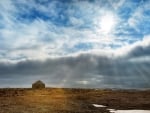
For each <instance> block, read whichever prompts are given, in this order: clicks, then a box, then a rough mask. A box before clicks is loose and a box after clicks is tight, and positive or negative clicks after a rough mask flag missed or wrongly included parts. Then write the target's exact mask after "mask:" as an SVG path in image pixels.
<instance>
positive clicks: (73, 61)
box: [0, 0, 150, 89]
mask: <svg viewBox="0 0 150 113" xmlns="http://www.w3.org/2000/svg"><path fill="white" fill-rule="evenodd" d="M149 69H150V0H0V87H31V84H32V83H33V82H34V81H36V80H42V81H43V82H45V83H46V85H47V86H48V87H73V88H131V89H132V88H135V89H145V88H150V70H149Z"/></svg>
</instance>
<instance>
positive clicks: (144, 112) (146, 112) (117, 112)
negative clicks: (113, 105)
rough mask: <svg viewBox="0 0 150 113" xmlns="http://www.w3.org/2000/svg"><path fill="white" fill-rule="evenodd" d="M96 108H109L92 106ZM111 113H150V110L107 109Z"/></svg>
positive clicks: (97, 105)
mask: <svg viewBox="0 0 150 113" xmlns="http://www.w3.org/2000/svg"><path fill="white" fill-rule="evenodd" d="M92 105H93V106H94V107H107V106H104V105H99V104H92ZM107 110H109V111H110V113H150V110H115V109H107Z"/></svg>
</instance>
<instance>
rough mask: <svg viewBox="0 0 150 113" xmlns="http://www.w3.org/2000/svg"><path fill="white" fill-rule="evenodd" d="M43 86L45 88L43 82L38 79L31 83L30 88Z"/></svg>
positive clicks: (41, 87)
mask: <svg viewBox="0 0 150 113" xmlns="http://www.w3.org/2000/svg"><path fill="white" fill-rule="evenodd" d="M43 88H45V84H44V83H43V82H42V81H41V80H38V81H36V82H34V83H33V84H32V89H43Z"/></svg>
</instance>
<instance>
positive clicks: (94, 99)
mask: <svg viewBox="0 0 150 113" xmlns="http://www.w3.org/2000/svg"><path fill="white" fill-rule="evenodd" d="M92 104H102V105H106V106H108V108H113V109H149V110H150V90H149V91H137V90H94V89H64V88H46V89H42V90H33V89H0V113H109V111H107V110H106V108H95V107H93V105H92Z"/></svg>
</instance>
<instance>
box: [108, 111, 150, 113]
mask: <svg viewBox="0 0 150 113" xmlns="http://www.w3.org/2000/svg"><path fill="white" fill-rule="evenodd" d="M110 112H111V113H150V110H110Z"/></svg>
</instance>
